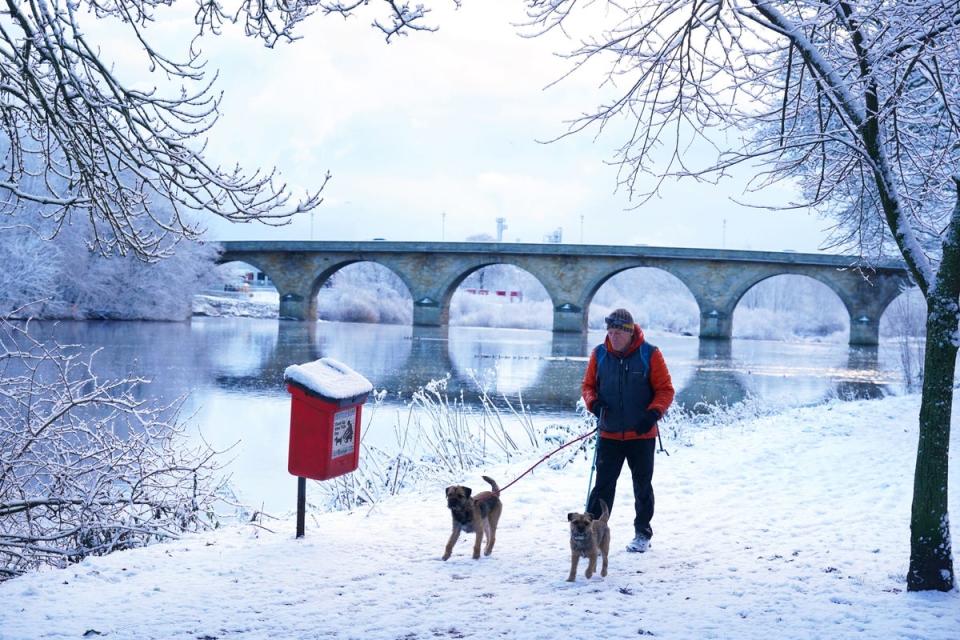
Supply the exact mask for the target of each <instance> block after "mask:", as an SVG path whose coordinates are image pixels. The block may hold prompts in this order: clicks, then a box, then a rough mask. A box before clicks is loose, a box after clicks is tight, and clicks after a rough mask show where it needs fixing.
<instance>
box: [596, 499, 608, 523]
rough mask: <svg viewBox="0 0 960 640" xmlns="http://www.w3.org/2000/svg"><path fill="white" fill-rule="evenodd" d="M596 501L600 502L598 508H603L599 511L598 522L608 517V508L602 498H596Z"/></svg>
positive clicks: (604, 520)
mask: <svg viewBox="0 0 960 640" xmlns="http://www.w3.org/2000/svg"><path fill="white" fill-rule="evenodd" d="M597 502H599V503H600V508H601V509H602V510H603V511H602V512H601V513H600V522H606V521H607V520H609V519H610V509H608V508H607V503H606V502H604V501H603V498H597Z"/></svg>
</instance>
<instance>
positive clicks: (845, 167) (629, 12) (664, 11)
mask: <svg viewBox="0 0 960 640" xmlns="http://www.w3.org/2000/svg"><path fill="white" fill-rule="evenodd" d="M526 4H527V9H528V13H529V16H530V25H531V26H532V27H533V28H535V29H537V30H540V31H546V30H551V29H560V28H569V29H571V30H572V29H576V28H578V27H586V26H588V25H589V28H590V30H591V33H592V35H591V36H590V37H587V38H586V39H584V40H583V42H582V45H581V46H580V47H579V48H577V49H576V50H575V51H573V52H571V57H572V58H573V60H574V61H575V64H577V65H587V64H590V63H592V62H599V63H601V64H606V65H608V67H607V68H609V83H608V86H607V87H605V89H604V91H605V94H604V95H605V97H604V98H603V100H606V101H605V102H604V103H603V104H602V105H601V106H600V107H599V108H598V109H596V110H594V111H592V112H589V113H587V114H585V115H584V116H583V117H581V118H579V119H577V120H576V121H575V122H574V123H573V125H572V129H571V133H572V132H576V131H580V130H583V129H586V128H589V127H591V126H600V127H607V128H608V129H616V127H617V126H618V125H619V124H620V122H626V123H627V126H626V129H625V131H626V133H625V137H624V139H623V141H622V144H621V146H620V147H619V151H618V160H619V161H620V163H621V173H620V181H621V184H622V185H624V186H625V187H626V188H627V189H628V190H629V191H630V193H631V194H633V195H646V194H650V193H653V192H655V191H656V189H657V186H658V185H659V184H660V182H661V181H662V180H664V179H667V178H672V177H677V176H679V177H693V178H695V179H696V178H699V179H705V178H710V177H713V176H719V175H722V174H723V172H724V170H726V169H728V168H730V167H732V166H734V165H738V164H745V165H748V166H751V167H758V169H757V171H758V176H757V181H756V183H755V184H754V187H757V188H762V187H764V186H766V185H768V184H771V183H774V182H777V181H782V180H786V181H790V182H795V183H799V184H800V185H801V187H802V189H803V195H804V196H805V202H802V203H798V205H799V206H811V205H812V206H814V207H816V208H818V209H819V210H820V211H822V212H823V213H824V214H825V215H826V216H829V217H830V218H832V219H833V220H834V221H835V223H836V225H835V227H834V229H835V231H836V234H835V236H834V238H833V239H834V241H835V242H836V243H837V246H843V247H845V248H849V247H850V246H852V247H853V248H855V249H857V250H859V251H860V252H861V256H862V258H863V261H864V264H863V265H862V266H864V267H865V277H866V275H868V273H869V269H868V268H869V261H870V260H871V259H872V258H874V257H878V256H880V255H882V253H883V249H884V248H885V247H887V246H890V247H893V248H895V250H896V252H897V253H898V254H899V255H900V256H902V258H903V260H904V261H905V262H906V264H907V267H908V269H909V270H910V274H911V276H912V278H913V280H914V282H915V283H916V285H917V286H918V287H919V289H920V290H921V291H922V293H923V295H924V297H925V299H926V303H927V318H926V324H927V343H926V353H925V363H924V371H925V376H924V381H923V390H922V400H921V408H920V416H919V446H918V450H917V463H916V471H915V480H914V497H913V505H912V515H911V544H910V568H909V572H908V576H907V586H908V589H910V590H928V589H939V590H949V589H952V588H953V586H954V584H955V574H954V567H953V559H952V547H951V540H950V527H949V516H948V510H947V464H948V447H949V440H950V416H951V410H952V394H953V384H954V376H955V366H956V356H957V349H958V338H957V335H958V297H960V199H958V192H960V4H958V3H957V2H956V0H902V1H898V2H890V1H889V0H861V1H858V2H855V1H853V0H789V1H787V0H632V1H630V2H617V3H614V2H605V3H589V4H588V5H586V7H583V6H581V5H578V3H577V2H576V0H527V1H526ZM594 9H599V11H593V10H594ZM581 10H582V11H583V13H579V11H581ZM580 16H583V17H584V18H585V19H584V20H582V21H578V18H579V17H580ZM602 20H608V21H609V22H607V23H606V24H605V26H601V27H598V28H594V25H596V24H598V23H599V22H598V21H602ZM600 24H603V23H600ZM619 130H621V131H623V130H624V129H619ZM703 141H707V143H708V144H709V145H713V146H714V148H715V149H716V150H717V152H718V153H717V155H716V156H715V158H716V162H714V163H708V164H707V165H704V166H696V165H695V164H694V161H693V159H692V158H693V156H692V155H690V154H687V153H686V151H687V150H688V149H689V148H690V146H689V145H697V146H698V148H699V147H700V146H703V145H701V144H700V143H701V142H703ZM648 177H651V178H652V183H651V184H652V186H650V187H649V188H648V187H647V186H645V185H644V181H645V180H647V178H648Z"/></svg>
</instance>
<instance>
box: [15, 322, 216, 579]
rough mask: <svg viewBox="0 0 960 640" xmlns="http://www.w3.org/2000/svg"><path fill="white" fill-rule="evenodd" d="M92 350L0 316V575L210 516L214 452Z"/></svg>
mask: <svg viewBox="0 0 960 640" xmlns="http://www.w3.org/2000/svg"><path fill="white" fill-rule="evenodd" d="M93 360H94V357H93V355H92V354H87V353H84V351H83V350H82V349H80V348H78V347H71V346H67V345H60V344H57V343H48V344H43V343H41V342H39V341H37V340H36V339H34V338H33V337H32V336H31V334H30V332H29V331H28V328H27V326H26V325H24V324H22V323H12V322H9V321H7V320H6V319H0V376H2V378H3V388H2V393H0V581H2V580H4V579H6V578H10V577H13V576H16V575H19V574H21V573H24V572H26V571H29V570H31V569H33V568H36V567H38V566H40V565H45V564H46V565H54V566H62V565H64V564H66V563H69V562H77V561H79V560H82V559H83V558H84V557H86V556H90V555H103V554H105V553H109V552H111V551H115V550H119V549H129V548H131V547H136V546H140V545H143V544H146V543H148V542H151V541H154V540H162V539H166V538H171V537H175V536H177V535H179V534H180V533H182V532H184V531H191V530H197V529H203V528H206V527H209V526H214V525H215V524H216V520H215V517H214V515H213V505H214V504H215V502H216V500H217V493H218V490H219V489H220V480H219V479H218V475H217V473H216V470H217V469H216V464H215V462H214V460H213V452H212V451H210V450H209V449H207V448H206V447H202V446H201V447H199V448H195V449H191V448H189V447H186V446H183V444H182V443H181V442H180V440H181V438H182V429H181V428H180V426H179V425H178V423H177V417H176V405H172V406H158V405H156V404H152V403H151V402H150V401H146V400H143V399H142V398H141V397H140V395H141V391H140V390H139V389H138V387H139V386H140V385H141V384H142V383H144V382H145V381H144V380H141V379H139V378H136V377H122V378H119V379H103V378H100V377H99V376H97V374H96V372H95V368H94V366H93Z"/></svg>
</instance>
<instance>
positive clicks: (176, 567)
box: [0, 396, 960, 640]
mask: <svg viewBox="0 0 960 640" xmlns="http://www.w3.org/2000/svg"><path fill="white" fill-rule="evenodd" d="M918 406H919V400H918V398H917V397H916V396H908V397H891V398H886V399H883V400H877V401H863V402H850V403H844V402H834V403H831V404H828V405H823V406H818V407H809V408H803V409H795V410H789V411H787V412H785V413H782V414H780V415H776V416H766V417H761V418H756V419H751V420H747V421H741V422H736V423H733V424H728V425H725V426H720V427H717V428H714V429H710V430H708V431H702V432H697V433H687V434H685V438H684V440H685V442H684V443H682V444H681V443H676V442H673V443H671V442H667V443H666V444H667V448H668V449H670V456H669V457H668V456H666V455H662V454H661V455H659V456H658V457H657V469H656V475H655V480H654V481H655V488H656V491H657V514H656V517H655V519H654V523H653V525H654V529H655V532H656V533H655V536H654V539H653V547H652V549H651V550H650V551H649V552H648V553H646V554H630V553H627V552H626V551H625V550H624V548H623V547H624V544H626V542H627V541H628V539H629V537H630V534H631V524H630V522H631V519H632V509H631V507H630V503H631V495H630V494H631V491H630V485H629V483H628V473H627V472H626V470H625V471H624V475H623V477H622V478H621V480H622V481H621V485H620V493H619V497H618V499H617V504H616V506H615V508H614V512H613V515H612V518H611V526H612V535H613V543H614V544H613V553H612V554H611V561H610V573H609V575H608V576H607V577H606V578H600V577H599V576H595V577H594V578H593V579H591V580H586V579H584V578H583V569H584V563H583V562H581V568H580V575H579V576H578V579H577V581H576V582H575V583H567V582H565V578H566V576H567V572H568V569H569V556H568V550H567V549H568V547H567V519H566V514H567V512H568V511H578V510H580V509H581V508H582V505H583V500H584V498H585V493H586V483H587V475H588V472H589V469H588V465H587V463H586V462H585V461H582V460H581V461H578V462H575V463H573V464H572V465H570V466H568V467H566V468H564V469H561V470H553V469H550V468H549V465H546V464H544V465H541V466H540V467H538V468H537V470H536V471H535V472H534V473H532V474H530V475H528V476H526V477H524V478H523V479H522V480H521V481H520V482H519V483H517V484H516V485H514V486H513V487H510V488H509V489H507V490H506V491H505V492H504V494H503V502H504V510H503V517H502V519H501V521H500V529H499V532H498V536H497V545H496V549H495V550H494V552H493V555H492V556H490V557H488V558H481V559H480V560H479V561H474V560H472V559H471V557H470V548H469V547H470V545H471V543H470V542H469V538H470V537H469V536H462V537H461V541H460V543H459V544H458V546H457V548H456V549H455V550H454V555H453V557H451V558H450V560H449V561H447V562H442V561H441V560H440V555H441V553H442V550H443V545H444V542H445V541H446V538H447V535H448V533H449V516H448V512H447V510H446V508H445V502H444V495H443V487H442V483H439V482H438V484H437V486H435V487H429V488H427V489H425V490H424V491H423V492H422V493H418V494H416V495H403V496H399V497H396V498H393V499H390V500H388V501H386V502H383V503H381V504H380V505H378V506H376V507H374V508H372V509H370V510H357V511H353V512H350V513H345V512H341V513H328V514H322V515H318V516H317V517H314V518H309V519H308V523H307V536H306V538H305V539H303V540H295V539H294V536H293V533H294V521H293V519H292V518H288V519H285V520H282V521H266V522H265V523H264V524H265V526H267V527H269V528H270V531H267V530H265V529H263V528H258V527H255V526H253V525H242V526H233V527H227V528H224V529H221V530H219V531H216V532H212V533H209V534H204V535H197V536H193V537H189V538H186V539H183V540H180V541H176V542H170V543H167V544H159V545H155V546H152V547H149V548H145V549H138V550H134V551H129V552H123V553H116V554H113V555H110V556H107V557H102V558H92V559H88V560H86V561H84V562H82V563H80V564H78V565H75V566H72V567H69V568H67V569H63V570H45V571H41V572H39V573H35V574H31V575H27V576H23V577H20V578H17V579H14V580H10V581H8V582H6V583H3V584H0V602H2V603H3V605H2V607H0V637H2V638H4V639H5V640H15V639H34V638H81V637H84V636H85V635H86V636H87V637H94V636H95V637H106V638H157V639H160V638H163V639H191V640H196V639H207V640H210V639H213V638H216V639H224V640H226V639H230V638H245V639H246V638H249V639H254V638H256V639H260V638H364V639H367V638H390V639H393V638H404V639H414V638H421V639H427V638H478V639H484V640H486V639H489V638H494V637H505V638H522V639H527V638H550V639H554V638H563V637H566V636H568V635H570V634H576V635H583V636H585V637H592V636H600V637H607V638H632V637H657V638H697V639H700V638H758V639H762V640H767V639H768V638H777V639H784V638H797V639H800V638H803V639H805V640H806V639H810V638H885V639H889V638H918V639H919V638H922V639H924V640H937V639H942V640H948V639H949V640H954V639H956V638H957V637H960V592H958V591H957V590H954V591H952V592H950V593H908V592H906V590H905V586H906V585H905V572H906V570H907V563H908V556H909V514H910V501H911V484H912V479H913V466H914V465H913V463H914V455H915V451H916V440H917V437H916V426H915V423H916V416H917V411H918ZM958 431H960V427H958V426H957V423H956V421H955V424H954V428H953V446H952V451H953V452H956V451H957V450H958V446H957V445H958V438H960V436H958ZM277 446H285V443H282V442H278V443H277ZM531 463H532V461H517V462H514V463H511V464H510V465H500V466H496V467H492V468H487V469H483V470H482V472H483V473H486V474H488V475H492V476H493V477H494V478H496V479H497V480H498V481H499V482H500V483H501V485H505V484H506V483H507V482H508V481H510V480H511V479H513V478H514V477H516V476H518V475H519V474H520V473H522V472H523V471H524V470H525V469H526V468H527V467H528V466H529V465H530V464H531ZM480 475H481V473H480V472H477V473H476V474H473V475H471V476H469V477H466V478H464V479H463V480H464V482H465V483H466V484H469V485H471V486H473V487H474V488H475V489H481V488H485V484H484V483H483V481H482V480H481V479H480ZM950 480H951V484H952V487H953V489H954V490H953V493H952V494H951V498H950V508H951V512H952V513H953V515H954V524H953V527H952V533H953V540H954V541H955V542H954V543H955V545H956V543H957V541H960V536H958V535H957V533H958V530H960V528H958V526H957V524H956V523H957V518H958V517H960V516H958V514H960V500H958V498H957V495H958V490H957V487H958V480H960V473H958V465H957V459H956V454H955V453H954V454H953V456H952V460H951V469H950ZM310 490H313V491H316V487H315V486H313V487H312V489H308V491H310ZM308 497H309V495H308Z"/></svg>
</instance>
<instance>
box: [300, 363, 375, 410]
mask: <svg viewBox="0 0 960 640" xmlns="http://www.w3.org/2000/svg"><path fill="white" fill-rule="evenodd" d="M283 379H284V380H289V381H291V382H296V383H297V384H299V385H300V386H303V387H306V388H307V389H309V390H310V391H313V392H314V393H317V394H319V395H321V396H324V397H326V398H330V399H331V400H344V399H346V398H352V397H354V396H359V395H362V394H364V393H370V391H371V390H372V389H373V385H372V384H370V381H369V380H367V379H366V378H364V377H363V376H362V375H360V374H359V373H357V372H356V371H354V370H353V369H351V368H350V367H348V366H347V365H345V364H343V363H342V362H338V361H337V360H334V359H333V358H320V359H319V360H314V361H313V362H307V363H304V364H292V365H290V366H289V367H287V368H286V369H285V370H284V372H283Z"/></svg>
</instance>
